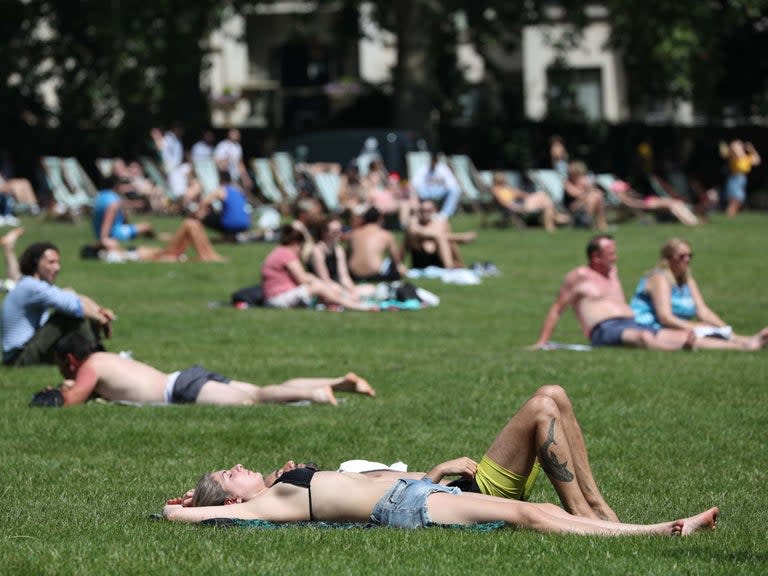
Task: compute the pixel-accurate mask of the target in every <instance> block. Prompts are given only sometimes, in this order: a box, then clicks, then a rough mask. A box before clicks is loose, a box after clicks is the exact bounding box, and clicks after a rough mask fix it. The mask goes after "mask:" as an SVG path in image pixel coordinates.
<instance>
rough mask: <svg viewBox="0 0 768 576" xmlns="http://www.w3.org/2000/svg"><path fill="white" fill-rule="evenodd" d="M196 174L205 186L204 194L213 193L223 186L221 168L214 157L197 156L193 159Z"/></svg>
mask: <svg viewBox="0 0 768 576" xmlns="http://www.w3.org/2000/svg"><path fill="white" fill-rule="evenodd" d="M192 167H193V168H194V170H195V175H196V176H197V179H198V180H199V181H200V185H201V186H202V187H203V196H208V195H209V194H213V193H214V192H215V191H216V190H218V189H219V187H220V186H221V182H219V168H218V167H217V166H216V162H215V161H214V159H213V158H195V159H194V160H192Z"/></svg>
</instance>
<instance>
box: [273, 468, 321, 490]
mask: <svg viewBox="0 0 768 576" xmlns="http://www.w3.org/2000/svg"><path fill="white" fill-rule="evenodd" d="M315 472H317V470H316V469H315V468H309V467H305V468H294V469H293V470H288V471H287V472H283V474H282V475H281V476H280V478H278V479H277V480H275V484H280V483H281V482H282V483H283V484H292V485H293V486H301V487H302V488H307V489H309V485H310V483H311V482H312V476H314V475H315Z"/></svg>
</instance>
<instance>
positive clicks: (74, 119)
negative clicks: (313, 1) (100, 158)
mask: <svg viewBox="0 0 768 576" xmlns="http://www.w3.org/2000/svg"><path fill="white" fill-rule="evenodd" d="M227 4H228V3H227V2H226V1H225V0H198V1H195V2H185V1H182V0H153V1H152V2H132V1H129V0H80V1H79V2H71V1H68V0H27V1H10V0H9V1H6V2H4V3H3V18H2V19H0V21H1V22H2V27H3V28H2V30H3V35H2V39H0V43H2V45H4V48H7V50H3V52H4V53H5V54H13V55H14V58H7V59H6V58H4V59H3V62H2V64H0V74H2V78H3V80H5V82H4V84H5V85H6V86H8V88H6V89H5V90H3V91H0V98H2V102H3V103H4V104H8V105H7V106H3V110H4V115H6V116H7V120H8V123H6V124H5V125H6V126H8V125H11V126H13V125H16V126H18V125H19V122H20V120H19V119H22V120H21V121H22V122H23V123H26V124H32V125H35V124H37V125H45V126H54V127H58V129H59V130H58V131H59V135H60V137H61V138H65V139H66V138H72V137H77V135H78V134H80V133H82V131H83V130H86V131H87V130H95V129H102V128H104V127H110V128H114V129H115V131H114V132H113V134H114V135H115V137H116V138H118V139H119V140H122V141H123V142H135V141H136V137H137V136H138V135H139V134H146V130H147V129H148V128H149V126H151V125H152V124H154V123H156V122H162V123H170V122H171V121H173V120H180V121H182V122H184V123H185V124H187V125H188V126H189V127H192V128H198V127H199V126H200V125H201V124H202V122H204V121H205V118H206V117H207V103H206V97H205V95H204V93H203V91H202V89H201V85H200V77H201V72H202V71H203V69H204V65H205V60H204V56H205V54H206V50H207V45H206V42H207V38H208V37H209V34H210V32H211V31H212V30H213V29H214V28H215V27H216V26H217V25H218V24H219V23H220V21H221V18H222V16H223V14H224V11H225V9H226V6H227ZM46 89H47V90H50V91H51V92H52V94H53V95H54V100H55V101H56V102H57V105H56V106H52V105H51V104H50V102H49V101H46V99H45V97H44V94H45V90H46Z"/></svg>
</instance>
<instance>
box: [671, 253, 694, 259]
mask: <svg viewBox="0 0 768 576" xmlns="http://www.w3.org/2000/svg"><path fill="white" fill-rule="evenodd" d="M686 259H688V260H693V252H683V253H682V254H678V255H677V256H675V260H686Z"/></svg>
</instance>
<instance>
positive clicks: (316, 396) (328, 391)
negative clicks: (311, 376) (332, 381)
mask: <svg viewBox="0 0 768 576" xmlns="http://www.w3.org/2000/svg"><path fill="white" fill-rule="evenodd" d="M312 401H313V402H316V403H318V404H331V405H333V406H337V405H338V404H339V401H338V400H336V396H334V395H333V389H332V388H331V387H330V386H325V387H323V388H318V389H316V390H313V391H312Z"/></svg>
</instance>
